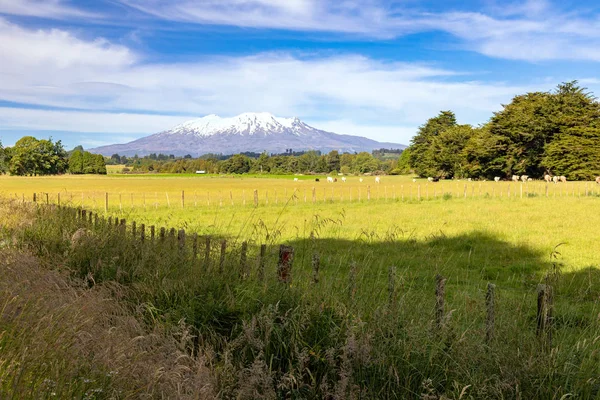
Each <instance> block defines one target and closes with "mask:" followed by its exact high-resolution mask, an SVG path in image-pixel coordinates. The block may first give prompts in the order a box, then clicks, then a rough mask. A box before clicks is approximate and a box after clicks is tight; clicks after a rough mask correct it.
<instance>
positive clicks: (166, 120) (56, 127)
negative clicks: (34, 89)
mask: <svg viewBox="0 0 600 400" xmlns="http://www.w3.org/2000/svg"><path fill="white" fill-rule="evenodd" d="M190 118H192V117H189V116H188V117H185V116H171V115H148V114H134V113H105V112H87V111H64V110H38V109H27V108H13V107H0V126H2V127H3V129H5V130H9V129H10V130H52V131H65V132H92V133H121V134H125V135H128V136H125V137H124V140H127V139H131V138H132V137H134V136H132V134H138V135H139V134H145V133H156V132H159V131H162V130H166V129H168V128H172V127H173V126H174V125H177V124H179V123H181V122H182V121H185V120H187V119H190Z"/></svg>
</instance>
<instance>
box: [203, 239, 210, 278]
mask: <svg viewBox="0 0 600 400" xmlns="http://www.w3.org/2000/svg"><path fill="white" fill-rule="evenodd" d="M209 266H210V236H207V237H206V243H205V248H204V270H205V271H207V270H208V267H209Z"/></svg>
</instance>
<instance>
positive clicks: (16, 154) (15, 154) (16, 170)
mask: <svg viewBox="0 0 600 400" xmlns="http://www.w3.org/2000/svg"><path fill="white" fill-rule="evenodd" d="M67 167H68V161H67V152H66V151H65V149H64V148H63V146H62V144H61V142H60V140H59V141H57V142H56V143H53V142H52V140H51V139H48V140H38V139H36V138H34V137H32V136H25V137H22V138H21V139H19V141H17V143H15V146H14V147H13V148H12V149H11V160H10V164H9V171H10V173H11V174H12V175H34V176H35V175H53V174H62V173H64V172H65V171H66V170H67Z"/></svg>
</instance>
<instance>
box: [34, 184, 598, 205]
mask: <svg viewBox="0 0 600 400" xmlns="http://www.w3.org/2000/svg"><path fill="white" fill-rule="evenodd" d="M585 190H586V193H587V185H586V189H585ZM45 194H46V205H48V204H50V197H49V196H48V193H45ZM586 196H587V194H586Z"/></svg>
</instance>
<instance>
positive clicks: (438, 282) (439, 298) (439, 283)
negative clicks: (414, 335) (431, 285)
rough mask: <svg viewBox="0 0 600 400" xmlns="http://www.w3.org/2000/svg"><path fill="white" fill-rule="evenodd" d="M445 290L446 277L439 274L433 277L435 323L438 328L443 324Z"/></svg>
mask: <svg viewBox="0 0 600 400" xmlns="http://www.w3.org/2000/svg"><path fill="white" fill-rule="evenodd" d="M445 291H446V278H444V277H443V276H441V275H439V274H438V275H436V277H435V323H436V325H437V327H438V328H441V327H442V326H443V324H444V295H445Z"/></svg>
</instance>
